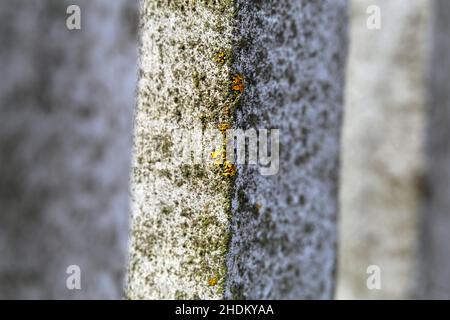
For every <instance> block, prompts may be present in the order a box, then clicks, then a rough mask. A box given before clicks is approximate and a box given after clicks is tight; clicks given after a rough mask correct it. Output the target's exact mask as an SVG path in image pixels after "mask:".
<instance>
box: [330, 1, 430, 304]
mask: <svg viewBox="0 0 450 320" xmlns="http://www.w3.org/2000/svg"><path fill="white" fill-rule="evenodd" d="M429 3H430V1H426V0H414V1H411V0H377V1H374V0H364V1H362V0H354V1H352V29H351V30H352V33H351V40H350V43H351V47H350V54H349V66H348V70H347V75H348V78H347V94H346V101H347V104H346V110H345V118H344V129H343V146H342V148H343V150H342V152H343V155H342V171H341V183H342V185H341V196H340V200H341V223H340V234H341V243H340V254H339V261H340V264H339V277H338V279H339V280H338V294H337V297H338V298H342V299H396V298H397V299H401V298H407V297H409V296H410V295H411V289H412V288H413V284H414V282H415V277H414V266H415V261H416V260H415V259H416V243H417V241H416V239H417V235H418V232H417V218H418V210H419V205H420V193H421V185H422V183H421V177H422V170H423V154H422V144H423V142H422V140H423V129H424V118H425V110H424V109H425V107H424V105H425V103H424V90H423V87H424V66H425V52H426V51H425V49H426V48H425V47H426V44H427V41H426V39H427V37H426V36H427V30H428V23H429V22H428V21H429V19H428V15H429V9H428V5H429ZM369 5H378V6H379V7H380V9H381V19H382V20H381V29H380V30H369V29H367V27H366V21H367V17H368V15H367V14H366V9H367V7H368V6H369ZM369 265H378V266H379V267H380V268H381V290H369V289H368V288H367V286H366V280H367V278H368V276H369V275H368V274H367V273H366V270H367V267H368V266H369Z"/></svg>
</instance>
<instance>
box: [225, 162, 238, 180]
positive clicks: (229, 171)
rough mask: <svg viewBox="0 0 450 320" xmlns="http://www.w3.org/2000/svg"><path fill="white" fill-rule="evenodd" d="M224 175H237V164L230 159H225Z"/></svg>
mask: <svg viewBox="0 0 450 320" xmlns="http://www.w3.org/2000/svg"><path fill="white" fill-rule="evenodd" d="M223 175H224V176H225V177H234V176H235V175H236V165H235V164H233V163H231V162H230V161H228V160H227V161H225V163H224V164H223Z"/></svg>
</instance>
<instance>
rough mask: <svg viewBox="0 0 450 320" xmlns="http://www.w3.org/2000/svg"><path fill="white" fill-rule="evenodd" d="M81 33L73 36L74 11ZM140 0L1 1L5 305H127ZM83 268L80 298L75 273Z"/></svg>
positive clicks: (0, 244) (0, 256)
mask: <svg viewBox="0 0 450 320" xmlns="http://www.w3.org/2000/svg"><path fill="white" fill-rule="evenodd" d="M69 4H77V5H80V6H81V10H82V30H81V31H72V32H69V31H68V30H67V29H66V17H67V16H66V8H67V7H68V6H69ZM136 13H137V2H136V1H129V0H120V1H119V0H115V1H106V0H95V1H91V0H89V1H88V0H86V1H85V0H80V1H78V0H71V1H60V0H40V1H28V0H17V1H1V2H0V39H1V42H2V44H1V46H0V70H1V80H0V122H1V124H0V211H1V212H0V298H3V299H5V298H8V299H12V298H22V299H72V298H83V299H90V298H116V299H117V298H121V297H122V296H123V276H124V266H125V259H126V254H125V253H126V245H127V242H128V207H129V200H128V193H129V183H128V182H129V165H130V160H131V159H130V158H131V157H130V154H131V128H132V113H133V108H134V104H135V102H134V93H135V85H136V75H137V68H136V67H137V64H136V62H137V50H136V49H137V46H136V44H137V37H136V27H137V19H136V18H137V15H136ZM72 264H76V265H79V266H80V267H81V288H82V290H80V291H77V290H75V291H69V290H67V288H66V278H67V276H68V275H67V274H66V268H67V267H68V266H69V265H72Z"/></svg>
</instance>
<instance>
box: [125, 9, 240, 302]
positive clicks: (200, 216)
mask: <svg viewBox="0 0 450 320" xmlns="http://www.w3.org/2000/svg"><path fill="white" fill-rule="evenodd" d="M208 3H209V4H208ZM141 10H142V12H141V26H140V28H141V42H142V43H141V48H140V56H141V64H140V83H139V99H138V108H137V114H136V119H135V142H134V144H135V146H134V161H133V174H132V179H133V182H132V215H133V231H132V244H131V258H130V266H129V276H128V289H127V295H128V297H129V298H131V299H142V298H166V299H167V298H169V299H173V298H191V299H192V298H201V299H218V298H221V297H222V291H223V284H224V281H225V275H226V269H225V254H226V252H227V246H228V239H229V232H228V229H229V215H230V208H229V207H230V201H229V198H230V186H231V178H227V177H224V176H222V175H221V174H220V172H217V171H216V170H215V167H214V165H213V161H212V159H211V161H209V162H202V163H198V164H193V163H190V162H182V163H175V162H174V161H173V160H174V158H175V156H177V154H176V152H175V150H176V148H177V147H180V146H179V145H177V141H175V136H176V133H177V129H186V130H195V129H200V130H202V129H216V128H218V125H219V124H220V123H222V122H231V115H230V114H229V113H227V112H226V109H227V108H229V107H231V106H232V104H233V103H234V99H235V98H236V97H235V94H234V93H233V92H232V91H231V90H230V88H231V85H230V84H231V81H232V74H231V69H230V63H231V61H230V58H229V57H228V56H229V52H230V50H231V45H232V43H231V40H232V22H233V19H232V17H233V12H234V11H233V3H232V1H195V4H193V2H191V1H170V4H169V2H167V1H144V2H143V3H142V9H141ZM221 53H227V54H226V55H225V57H226V59H224V60H223V61H221V59H218V58H219V55H220V54H221ZM205 139H207V137H205ZM195 147H197V146H195ZM208 151H209V152H211V151H214V150H212V149H211V150H208ZM211 279H216V280H217V284H216V285H214V286H211V285H209V280H211Z"/></svg>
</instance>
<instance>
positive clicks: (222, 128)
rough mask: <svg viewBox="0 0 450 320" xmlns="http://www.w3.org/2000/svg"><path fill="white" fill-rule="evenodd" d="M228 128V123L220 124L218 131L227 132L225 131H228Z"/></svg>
mask: <svg viewBox="0 0 450 320" xmlns="http://www.w3.org/2000/svg"><path fill="white" fill-rule="evenodd" d="M230 128H231V126H230V124H228V123H221V124H219V130H220V132H222V133H225V132H227V130H228V129H230Z"/></svg>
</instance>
